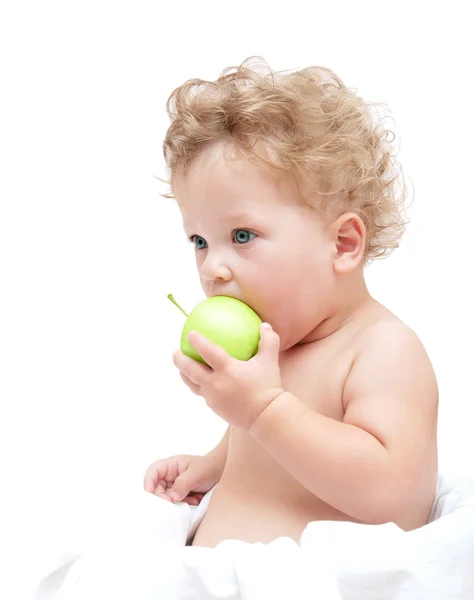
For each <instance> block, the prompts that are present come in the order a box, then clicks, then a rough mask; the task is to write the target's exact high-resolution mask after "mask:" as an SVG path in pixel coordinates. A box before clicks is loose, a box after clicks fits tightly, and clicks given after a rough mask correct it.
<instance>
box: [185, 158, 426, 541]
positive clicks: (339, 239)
mask: <svg viewBox="0 0 474 600" xmlns="http://www.w3.org/2000/svg"><path fill="white" fill-rule="evenodd" d="M175 195H176V199H177V202H178V205H179V208H180V210H181V213H182V215H183V224H184V228H185V231H186V232H187V234H188V236H189V237H190V238H191V240H192V241H193V243H195V246H196V265H197V268H198V271H199V275H200V280H201V285H202V287H203V290H204V292H205V293H206V295H207V296H212V295H228V296H232V297H235V298H238V299H240V300H242V301H244V302H246V303H247V304H249V305H250V306H251V307H252V308H254V310H256V312H257V313H258V314H259V315H260V316H261V318H262V320H264V321H266V322H267V323H270V324H271V326H272V330H271V332H269V333H267V334H261V335H262V336H263V337H262V338H261V348H260V347H259V352H258V354H257V355H256V357H254V358H253V359H251V361H248V363H249V364H248V365H247V364H243V363H240V361H238V362H239V363H240V364H239V365H236V364H233V363H226V359H225V358H224V357H223V356H222V354H221V355H219V349H218V348H213V347H211V345H209V344H208V345H207V346H200V345H196V344H198V343H199V344H203V343H207V342H203V341H202V340H201V341H199V336H198V337H195V338H194V341H192V342H191V343H193V344H194V345H195V347H196V349H197V350H198V352H200V353H201V355H202V356H203V357H204V358H205V360H206V362H207V363H208V364H209V365H210V366H211V367H212V369H210V368H209V367H206V366H204V365H202V364H200V363H197V362H196V361H193V360H192V359H189V358H188V357H185V356H184V355H183V354H182V353H181V352H179V351H178V352H177V353H175V355H174V357H173V360H174V363H175V365H176V367H177V368H178V369H179V370H180V373H181V376H182V379H183V381H184V382H185V383H186V384H187V385H188V387H189V388H190V389H191V390H192V391H193V392H194V393H196V394H198V395H200V396H202V397H203V398H205V400H206V402H207V403H208V405H209V406H210V407H211V408H212V410H214V412H216V414H218V415H219V416H221V417H222V418H223V419H225V420H226V421H227V422H228V423H229V425H230V436H229V441H228V445H227V448H226V450H227V452H226V460H225V466H224V468H223V473H222V477H221V478H220V481H219V483H218V484H217V486H216V488H215V491H214V493H213V495H212V497H211V500H210V504H209V508H208V511H207V513H206V515H205V517H204V519H203V521H202V523H201V525H200V527H199V529H198V531H197V532H196V535H195V537H194V540H193V545H197V546H208V547H214V546H215V545H216V544H218V543H219V542H221V541H223V540H226V539H239V540H243V541H247V542H270V541H272V540H274V539H275V538H277V537H280V536H288V537H291V538H293V539H295V540H296V541H297V542H299V539H300V537H301V534H302V532H303V530H304V528H305V527H306V525H307V524H308V523H309V522H310V521H315V520H328V519H329V520H347V521H356V522H362V523H373V524H376V523H384V522H389V521H391V522H395V523H396V524H398V525H399V526H400V527H401V528H402V529H405V530H411V529H414V528H417V527H420V526H422V525H423V524H425V523H426V521H427V519H428V516H429V513H430V509H431V506H432V502H433V499H434V495H435V490H436V480H437V440H436V428H437V408H438V389H437V384H436V378H435V375H434V373H433V369H432V366H431V363H430V361H429V358H428V357H427V355H426V352H425V350H424V348H423V346H422V344H421V342H420V340H419V339H418V338H417V337H416V335H415V334H414V333H413V332H412V331H411V330H410V329H409V328H408V327H406V326H405V325H404V324H403V323H402V322H401V321H400V320H399V319H398V318H397V317H396V316H394V315H393V314H392V313H391V312H390V311H388V310H387V309H386V308H384V307H383V306H381V305H380V304H379V303H378V302H376V301H375V300H374V299H373V298H372V297H371V296H370V294H369V292H368V290H367V287H366V284H365V280H364V271H363V259H364V251H365V246H366V231H365V226H364V224H363V222H362V221H361V219H360V217H359V216H358V215H356V214H354V213H351V212H349V211H345V212H343V213H342V214H340V215H339V217H337V218H335V219H334V221H333V222H331V223H330V224H329V225H328V224H327V223H325V222H323V220H321V218H320V213H319V212H318V211H317V210H315V209H313V208H309V207H308V206H307V205H305V203H304V201H303V200H302V199H301V198H299V197H298V193H297V191H296V190H295V188H294V186H293V185H292V182H291V181H290V180H288V181H283V182H282V181H281V180H280V181H278V182H277V181H276V180H275V179H272V178H271V177H268V176H267V175H266V174H265V173H264V172H263V171H262V170H261V169H260V170H259V169H256V168H255V167H254V166H250V165H248V164H247V163H246V162H245V160H244V161H242V160H235V161H230V162H229V161H228V159H227V158H224V157H223V156H222V154H221V153H220V152H219V148H217V150H216V152H211V153H209V154H208V155H207V156H205V155H204V156H203V157H202V158H201V159H198V160H197V162H196V163H195V165H194V167H193V168H192V169H191V171H190V172H189V173H187V174H186V175H182V176H178V177H177V178H176V180H175ZM327 201H328V202H330V199H329V200H327ZM190 341H191V340H190ZM201 350H202V351H201ZM203 351H207V352H209V356H205V355H204V354H203ZM213 358H216V363H215V366H214V365H213V364H212V360H210V359H213ZM232 360H233V359H232ZM246 369H248V371H246ZM237 372H238V373H239V375H238V376H237V375H236V373H237ZM247 374H248V377H247ZM250 378H252V379H251V380H252V382H253V383H252V386H251V387H249V385H248V381H250ZM216 382H217V384H216ZM245 382H247V387H245ZM216 390H219V391H218V392H217V391H216ZM265 390H268V393H267V394H265ZM201 491H202V488H201Z"/></svg>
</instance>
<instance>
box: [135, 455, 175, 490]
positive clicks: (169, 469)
mask: <svg viewBox="0 0 474 600" xmlns="http://www.w3.org/2000/svg"><path fill="white" fill-rule="evenodd" d="M173 462H175V461H172V462H171V463H170V461H169V459H162V460H156V461H155V462H154V463H152V464H151V465H150V466H149V467H148V469H147V470H146V472H145V479H144V482H143V486H144V488H145V491H146V492H150V493H151V494H153V492H154V491H155V488H156V486H157V485H158V483H159V482H161V481H166V480H168V481H170V480H174V479H175V478H176V476H177V474H178V473H177V467H176V464H174V468H173Z"/></svg>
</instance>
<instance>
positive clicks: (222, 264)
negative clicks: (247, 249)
mask: <svg viewBox="0 0 474 600" xmlns="http://www.w3.org/2000/svg"><path fill="white" fill-rule="evenodd" d="M201 277H202V278H203V279H204V280H206V281H229V280H230V279H231V278H232V272H231V270H230V268H229V266H228V264H227V263H226V261H225V260H224V259H223V257H221V256H218V255H216V254H211V253H210V252H209V253H208V255H207V256H206V260H205V261H204V262H203V263H202V265H201Z"/></svg>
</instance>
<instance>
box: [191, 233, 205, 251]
mask: <svg viewBox="0 0 474 600" xmlns="http://www.w3.org/2000/svg"><path fill="white" fill-rule="evenodd" d="M190 239H191V243H193V244H194V245H195V246H196V248H197V249H198V250H203V249H204V248H207V242H206V240H205V239H204V238H203V237H201V236H200V235H193V236H192V238H190Z"/></svg>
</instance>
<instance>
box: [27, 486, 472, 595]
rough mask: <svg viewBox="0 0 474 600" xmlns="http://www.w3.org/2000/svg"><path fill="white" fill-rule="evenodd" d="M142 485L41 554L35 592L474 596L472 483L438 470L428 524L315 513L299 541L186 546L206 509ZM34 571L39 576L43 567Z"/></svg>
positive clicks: (234, 542)
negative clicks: (411, 526) (79, 548)
mask: <svg viewBox="0 0 474 600" xmlns="http://www.w3.org/2000/svg"><path fill="white" fill-rule="evenodd" d="M211 494H212V491H211V492H209V494H207V495H206V497H205V498H204V499H203V501H202V502H201V504H200V506H199V507H190V506H188V505H187V504H185V503H181V504H179V505H173V504H170V503H167V502H165V501H163V500H161V499H159V498H157V497H155V496H152V495H151V494H146V493H145V492H143V494H141V495H140V496H139V497H137V504H136V505H135V506H133V505H132V506H130V512H129V513H128V514H124V515H123V521H121V525H120V526H116V527H115V529H114V532H113V533H112V532H110V531H109V532H108V533H107V535H106V536H102V539H101V540H99V539H97V540H94V541H93V543H91V546H93V547H91V548H89V549H88V550H87V552H84V553H82V554H71V553H69V554H68V553H59V554H57V555H56V556H46V555H44V554H41V555H40V554H39V555H38V562H37V565H36V568H37V571H38V570H40V571H41V576H39V577H38V581H39V583H38V584H37V585H35V587H34V590H33V589H32V591H31V593H30V594H29V595H28V598H29V599H31V600H96V599H97V600H99V599H100V600H119V599H120V600H121V599H123V600H125V599H127V600H152V599H153V600H188V599H199V600H207V599H209V600H214V599H215V600H217V599H220V600H224V599H225V600H240V599H241V600H265V599H267V598H268V599H269V600H280V599H285V600H287V599H288V598H298V600H306V599H308V600H309V599H310V598H311V599H314V600H315V599H322V600H342V599H343V600H389V599H390V600H392V599H396V600H425V599H426V600H437V599H440V600H474V483H472V482H470V481H469V480H466V479H461V478H449V477H445V476H440V478H439V482H438V490H437V495H436V500H435V503H434V504H433V509H432V514H431V517H430V523H429V524H428V525H426V526H425V527H422V528H420V529H417V530H414V531H411V532H404V531H402V530H401V529H399V528H398V527H397V526H396V525H394V524H393V523H389V524H386V525H361V524H355V523H348V522H335V521H315V522H312V523H309V524H308V526H307V527H306V529H305V530H304V532H303V535H302V537H301V540H300V544H297V543H296V542H294V541H293V540H291V539H289V538H283V537H282V538H278V539H277V540H275V541H273V542H271V543H269V544H260V543H257V544H250V543H246V542H240V541H237V540H227V541H224V542H222V543H220V544H219V545H218V546H216V547H215V548H213V549H210V548H201V547H190V546H185V544H186V541H187V540H189V539H191V538H192V536H193V535H194V532H195V530H196V528H197V525H198V524H199V522H200V521H201V519H202V517H203V515H204V514H205V511H206V508H207V505H208V503H209V499H210V496H211ZM38 575H40V574H39V573H38Z"/></svg>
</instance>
